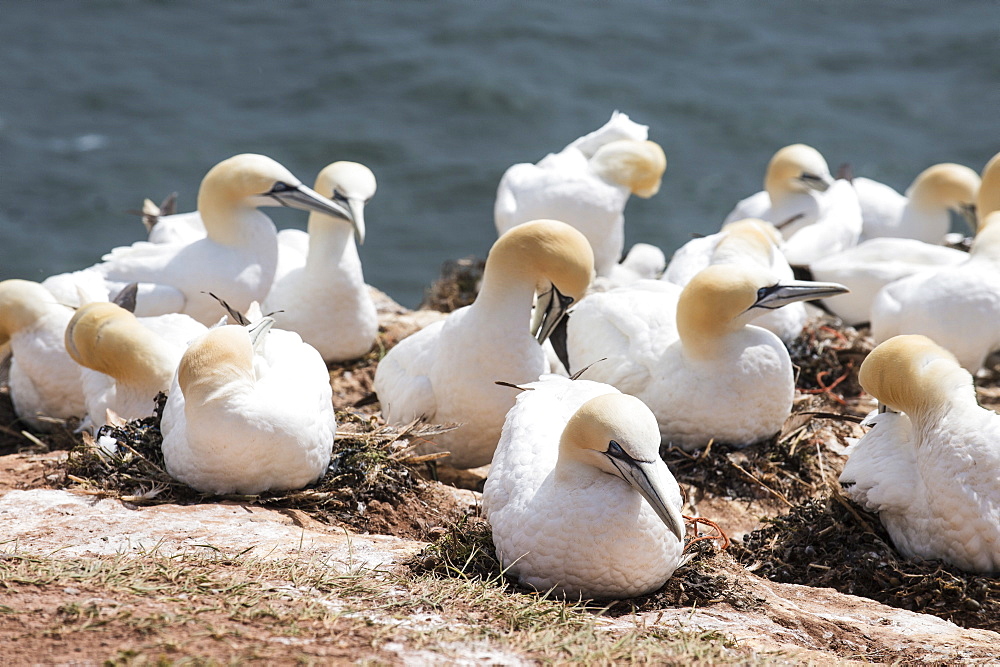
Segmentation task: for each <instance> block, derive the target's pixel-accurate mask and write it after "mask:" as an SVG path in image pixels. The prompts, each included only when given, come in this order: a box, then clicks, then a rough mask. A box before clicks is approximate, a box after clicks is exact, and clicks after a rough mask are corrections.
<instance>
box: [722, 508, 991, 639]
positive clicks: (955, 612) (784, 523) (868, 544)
mask: <svg viewBox="0 0 1000 667" xmlns="http://www.w3.org/2000/svg"><path fill="white" fill-rule="evenodd" d="M767 524H768V525H766V526H765V527H763V528H760V529H758V530H756V531H754V532H753V533H751V534H750V535H748V536H746V538H745V539H744V542H743V545H742V547H737V548H736V549H735V550H734V555H735V556H736V557H737V558H738V559H739V560H740V561H741V562H742V563H744V564H745V565H747V566H748V567H749V568H750V569H751V570H752V571H754V572H755V573H756V574H758V575H760V576H762V577H766V578H768V579H771V580H772V581H778V582H785V583H795V584H802V585H805V586H818V587H830V588H834V589H836V590H838V591H840V592H842V593H848V594H850V595H859V596H863V597H867V598H871V599H873V600H877V601H879V602H882V603H883V604H887V605H890V606H893V607H899V608H902V609H908V610H911V611H917V612H921V613H924V614H931V615H934V616H938V617H940V618H944V619H947V620H949V621H952V622H954V623H956V624H958V625H961V626H963V627H969V628H983V629H987V630H994V631H996V630H1000V579H998V578H997V577H995V576H988V575H982V574H973V573H968V572H963V571H962V570H959V569H958V568H956V567H954V566H951V565H947V564H944V563H941V562H940V561H923V560H909V559H906V558H904V557H902V556H901V555H900V554H899V553H898V552H896V550H895V549H894V548H893V547H892V540H891V539H890V538H889V535H888V533H887V532H886V531H885V529H884V528H883V527H882V524H881V522H880V521H879V519H878V517H877V516H876V515H874V514H871V513H869V512H866V511H864V510H862V509H861V508H859V507H858V506H856V505H854V504H853V503H851V502H850V501H849V500H847V499H846V498H844V497H843V496H842V495H840V494H839V491H838V490H836V489H835V490H834V493H833V495H826V496H825V497H823V498H815V499H811V500H808V501H806V502H804V503H802V504H799V505H796V506H795V507H794V508H792V510H791V511H790V512H789V513H788V514H787V515H785V516H781V517H776V518H773V519H768V520H767Z"/></svg>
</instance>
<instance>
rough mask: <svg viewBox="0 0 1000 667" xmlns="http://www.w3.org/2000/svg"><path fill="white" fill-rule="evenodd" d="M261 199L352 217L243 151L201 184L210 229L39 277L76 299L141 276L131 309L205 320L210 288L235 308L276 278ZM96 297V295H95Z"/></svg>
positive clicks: (214, 310) (271, 235) (272, 233)
mask: <svg viewBox="0 0 1000 667" xmlns="http://www.w3.org/2000/svg"><path fill="white" fill-rule="evenodd" d="M258 206H291V207H293V208H301V209H304V210H310V211H318V212H322V213H326V214H328V215H333V216H340V217H343V218H345V219H350V217H351V215H350V211H348V210H347V209H346V208H345V207H343V206H341V205H340V204H336V203H334V202H332V201H330V200H329V199H327V198H326V197H323V196H321V195H319V194H317V193H316V192H314V191H313V190H311V189H309V188H307V187H305V186H304V185H302V184H301V183H300V182H299V180H298V179H297V178H295V177H294V176H293V175H292V174H291V173H290V172H289V171H288V170H287V169H285V168H284V167H282V166H281V165H280V164H278V163H277V162H275V161H274V160H272V159H271V158H269V157H265V156H263V155H254V154H242V155H237V156H235V157H232V158H229V159H228V160H224V161H222V162H220V163H219V164H217V165H215V166H214V167H213V168H212V169H211V170H209V172H208V173H207V174H206V175H205V178H204V180H202V183H201V188H200V190H199V191H198V212H199V213H200V215H201V219H202V222H203V223H204V225H205V228H206V232H207V236H206V237H205V238H200V239H198V240H195V241H192V242H190V243H185V242H177V243H150V242H148V241H140V242H138V243H134V244H132V245H131V246H123V247H120V248H115V249H113V250H112V251H111V252H110V253H108V254H107V255H105V256H104V257H103V261H102V262H101V263H99V264H96V265H94V266H93V267H91V268H89V269H84V270H83V271H78V272H76V273H70V274H61V275H59V276H53V277H51V278H49V279H47V280H46V281H45V282H44V283H43V284H44V285H46V287H48V288H49V289H50V290H51V291H52V292H53V294H55V295H56V297H57V298H58V299H60V300H61V301H63V302H65V303H67V304H71V305H75V304H77V303H78V302H79V296H78V294H77V286H78V284H80V283H81V282H86V283H87V285H90V284H91V283H92V282H93V279H94V278H95V276H96V277H98V279H99V280H103V281H104V282H105V284H106V285H108V288H107V289H106V290H105V292H107V291H111V292H117V291H118V289H120V288H121V287H123V286H124V285H126V284H128V283H132V282H136V283H139V294H138V297H137V307H136V313H137V314H138V315H160V314H163V313H168V312H183V313H186V314H188V315H190V316H192V317H194V318H195V319H196V320H198V321H199V322H201V323H202V324H205V325H210V324H212V323H213V322H214V321H215V319H217V314H218V304H217V303H216V301H215V300H214V299H212V297H210V296H208V295H207V294H206V293H205V292H213V293H215V294H216V295H218V296H219V297H221V298H223V299H225V300H226V301H227V302H228V303H229V304H230V305H231V306H232V307H233V308H236V309H238V310H246V309H247V308H248V307H249V305H250V302H251V301H261V300H263V298H264V296H265V295H266V294H267V291H268V290H269V289H270V287H271V283H272V281H273V280H274V272H275V267H276V264H277V259H278V242H277V232H276V230H275V228H274V223H272V222H271V220H270V218H268V217H267V216H266V215H264V214H263V213H262V212H260V211H258V210H257V207H258ZM97 296H98V297H99V295H97Z"/></svg>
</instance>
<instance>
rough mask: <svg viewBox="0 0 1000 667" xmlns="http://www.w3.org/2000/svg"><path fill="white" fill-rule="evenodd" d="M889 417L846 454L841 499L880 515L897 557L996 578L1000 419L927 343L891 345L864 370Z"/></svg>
mask: <svg viewBox="0 0 1000 667" xmlns="http://www.w3.org/2000/svg"><path fill="white" fill-rule="evenodd" d="M859 377H860V380H861V386H862V387H864V389H865V391H867V392H868V393H870V394H871V395H872V396H874V397H875V398H877V399H878V400H879V403H880V404H881V405H882V406H884V409H885V412H883V413H881V414H877V415H875V416H870V417H869V418H868V424H869V425H870V426H871V427H872V428H871V430H870V431H868V433H866V434H865V435H864V437H862V438H861V439H860V440H859V441H858V442H857V443H856V444H855V445H853V446H852V448H851V450H850V452H849V458H848V460H847V463H846V464H845V466H844V471H843V473H842V474H841V476H840V483H841V484H842V485H843V486H844V487H845V492H846V493H847V495H848V496H849V497H850V498H851V499H852V500H854V501H855V502H856V503H858V504H859V505H861V506H863V507H864V508H865V509H867V510H869V511H872V512H878V515H879V519H880V520H881V521H882V525H884V526H885V528H886V530H887V531H888V532H889V536H890V537H891V538H892V542H893V544H894V545H895V546H896V549H898V550H899V551H900V553H902V554H903V555H904V556H907V557H909V558H914V557H916V558H926V559H934V558H939V559H941V560H943V561H945V562H947V563H951V564H952V565H955V566H957V567H959V568H961V569H963V570H969V571H972V572H998V571H1000V485H998V484H997V480H998V479H1000V415H997V414H996V413H995V412H993V411H991V410H986V409H984V408H981V407H980V406H979V404H978V403H977V402H976V390H975V387H974V385H973V382H972V376H971V375H970V374H969V372H968V371H966V370H965V369H963V368H962V367H961V366H960V365H959V363H958V361H957V360H956V359H955V357H954V356H953V355H952V354H951V353H950V352H948V351H947V350H945V349H944V348H942V347H941V346H940V345H937V344H936V343H935V342H934V341H932V340H931V339H929V338H927V337H926V336H919V335H904V336H896V337H894V338H891V339H889V340H887V341H885V342H883V343H882V344H880V345H879V346H878V347H876V348H875V350H873V351H872V353H871V354H869V355H868V357H867V358H866V359H865V361H864V363H862V364H861V371H860V376H859Z"/></svg>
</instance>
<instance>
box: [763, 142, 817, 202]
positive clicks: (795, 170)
mask: <svg viewBox="0 0 1000 667" xmlns="http://www.w3.org/2000/svg"><path fill="white" fill-rule="evenodd" d="M832 182H833V177H832V176H831V175H830V167H829V166H827V164H826V160H825V159H824V158H823V156H822V155H821V154H820V152H819V151H818V150H816V149H815V148H813V147H812V146H807V145H806V144H792V145H791V146H785V147H784V148H782V149H780V150H779V151H778V152H777V153H775V154H774V156H773V157H772V158H771V161H770V163H768V165H767V174H766V175H765V177H764V189H765V190H767V193H768V194H769V195H770V196H771V200H772V201H780V200H781V199H783V198H784V197H787V196H788V195H790V194H794V193H801V192H808V191H810V190H826V188H828V187H829V186H830V184H831V183H832Z"/></svg>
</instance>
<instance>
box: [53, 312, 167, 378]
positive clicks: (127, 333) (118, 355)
mask: <svg viewBox="0 0 1000 667" xmlns="http://www.w3.org/2000/svg"><path fill="white" fill-rule="evenodd" d="M64 340H65V344H66V351H67V352H69V356H70V357H72V358H73V360H74V361H76V363H78V364H80V365H81V366H85V367H87V368H91V369H93V370H95V371H99V372H101V373H104V374H105V375H110V376H111V377H113V378H114V379H115V380H118V381H120V382H125V383H128V384H135V385H142V384H146V383H152V384H156V385H157V386H158V387H167V386H169V384H170V378H171V377H172V376H173V373H174V365H173V364H174V361H176V359H175V358H173V357H171V355H170V354H169V353H168V352H167V351H166V350H164V349H163V341H162V340H161V339H160V338H159V337H158V336H156V335H155V334H154V333H153V332H152V331H150V330H149V329H147V328H146V327H144V326H143V325H142V324H140V323H139V320H137V319H136V317H135V315H133V314H132V313H130V312H129V311H127V310H125V309H124V308H122V307H121V306H119V305H117V304H114V303H110V302H107V301H97V302H94V303H88V304H85V305H83V306H81V307H80V308H77V310H76V313H74V315H73V317H72V319H70V321H69V324H67V325H66V334H65V338H64Z"/></svg>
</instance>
